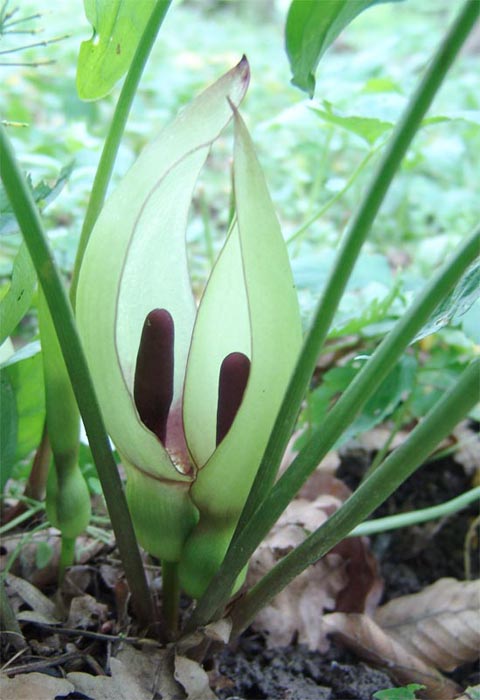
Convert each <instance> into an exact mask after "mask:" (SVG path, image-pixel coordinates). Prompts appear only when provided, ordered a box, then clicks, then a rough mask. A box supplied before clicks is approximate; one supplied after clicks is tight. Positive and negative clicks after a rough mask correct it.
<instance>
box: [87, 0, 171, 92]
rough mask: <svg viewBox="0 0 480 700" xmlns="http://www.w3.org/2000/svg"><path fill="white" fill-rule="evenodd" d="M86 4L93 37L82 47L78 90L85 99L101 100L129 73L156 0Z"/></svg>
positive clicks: (103, 0) (105, 0)
mask: <svg viewBox="0 0 480 700" xmlns="http://www.w3.org/2000/svg"><path fill="white" fill-rule="evenodd" d="M165 3H166V0H165ZM84 5H85V14H86V16H87V19H88V21H89V22H90V24H91V25H92V27H93V37H92V38H91V39H89V40H88V41H84V42H82V44H81V46H80V53H79V57H78V65H77V91H78V95H79V97H80V99H82V100H98V99H100V98H101V97H104V96H105V95H107V94H108V93H109V92H110V90H112V88H113V87H114V85H115V83H116V82H117V81H118V80H120V78H121V77H122V76H123V75H124V74H125V73H126V72H127V70H128V67H129V66H130V63H131V60H132V58H133V55H134V53H135V50H136V48H137V46H138V42H139V40H140V37H141V36H142V34H143V31H144V29H145V27H146V25H147V22H148V20H149V18H150V16H151V14H152V10H153V8H154V6H155V0H141V2H130V1H129V0H84Z"/></svg>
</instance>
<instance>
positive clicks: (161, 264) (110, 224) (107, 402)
mask: <svg viewBox="0 0 480 700" xmlns="http://www.w3.org/2000/svg"><path fill="white" fill-rule="evenodd" d="M248 78H249V71H248V64H247V62H246V60H242V61H241V62H240V63H239V64H238V66H236V67H235V68H234V69H233V70H231V71H230V72H229V73H227V74H226V75H224V76H223V77H222V78H221V79H220V80H218V81H217V82H216V83H215V84H214V85H212V86H211V87H210V88H208V89H207V90H206V91H205V92H203V93H202V94H201V95H200V96H199V97H197V99H196V100H194V101H193V102H192V103H190V104H189V105H188V106H187V107H186V108H185V109H184V110H183V112H182V113H181V114H180V115H179V117H178V118H177V119H176V120H175V121H174V122H173V123H172V124H170V125H169V126H168V127H166V129H165V130H164V131H163V132H162V133H161V134H160V136H159V137H158V138H157V139H156V140H155V141H153V142H152V143H151V144H150V145H149V146H148V147H147V148H146V149H145V150H144V151H143V153H142V154H141V155H140V157H139V159H138V160H137V162H136V163H135V164H134V166H133V167H132V168H131V170H130V171H129V172H128V174H127V175H126V176H125V178H124V179H123V180H122V182H121V183H120V185H119V186H118V188H117V189H116V191H115V192H114V193H113V194H112V196H111V197H110V199H109V200H108V201H107V203H106V205H105V207H104V209H103V210H102V212H101V214H100V216H99V218H98V221H97V224H96V226H95V228H94V230H93V232H92V236H91V239H90V241H89V245H88V248H87V251H86V254H85V259H84V262H83V265H82V270H81V273H80V279H79V286H78V300H77V318H78V324H79V329H80V332H81V335H82V339H83V342H84V347H85V352H86V354H87V358H88V360H89V364H90V368H91V372H92V376H93V380H94V382H95V385H96V387H97V392H98V398H99V401H100V405H101V407H102V410H103V413H104V416H105V421H106V424H107V429H108V432H109V433H110V435H111V437H112V439H113V441H114V443H115V444H116V446H117V448H118V451H119V453H120V454H121V455H122V457H123V459H124V460H126V462H127V463H128V464H130V465H134V466H135V467H136V468H138V469H140V470H142V471H143V472H145V473H147V474H150V475H151V476H153V477H163V478H167V479H175V480H189V479H190V478H191V477H188V476H186V475H185V474H184V472H186V471H188V469H189V465H188V464H185V457H184V456H183V455H178V460H177V459H176V460H175V462H176V464H175V465H174V464H173V463H172V461H171V459H170V456H169V455H168V453H167V452H166V450H165V449H164V447H163V446H162V444H161V443H160V441H159V440H158V439H157V438H156V436H155V435H154V434H153V433H152V432H150V431H149V430H148V429H147V428H146V427H145V426H144V424H143V423H142V422H141V420H140V419H139V417H138V414H137V411H136V408H135V405H134V402H133V380H134V370H135V363H136V357H137V352H138V346H139V342H140V336H141V332H142V327H143V323H144V321H145V318H146V316H147V314H148V313H149V312H150V311H151V310H152V309H154V308H156V307H160V308H165V309H167V310H168V311H169V312H170V314H171V315H172V317H173V319H174V323H175V358H174V359H175V377H174V399H173V404H172V410H171V413H172V412H173V413H176V414H177V415H178V411H179V408H180V403H181V397H182V392H183V380H184V375H185V367H186V362H187V354H188V349H189V346H190V340H191V333H192V329H193V324H194V318H195V312H196V310H195V304H194V300H193V297H192V292H191V288H190V279H189V274H188V268H187V260H186V250H185V230H186V224H187V218H188V211H189V207H190V202H191V197H192V190H193V187H194V185H195V182H196V179H197V175H198V172H199V171H200V169H201V167H202V165H203V163H204V162H205V159H206V157H207V155H208V153H209V150H210V146H211V144H212V142H213V141H214V140H215V139H216V138H217V137H218V135H219V134H220V132H221V131H222V130H223V128H224V127H225V125H226V124H227V123H228V122H229V120H230V119H231V116H232V111H231V107H230V106H229V104H228V101H227V97H229V98H230V99H231V100H232V102H233V103H234V104H237V103H238V102H240V100H241V99H242V97H243V95H244V93H245V90H246V87H247V84H248ZM167 447H168V444H167ZM182 460H183V464H182Z"/></svg>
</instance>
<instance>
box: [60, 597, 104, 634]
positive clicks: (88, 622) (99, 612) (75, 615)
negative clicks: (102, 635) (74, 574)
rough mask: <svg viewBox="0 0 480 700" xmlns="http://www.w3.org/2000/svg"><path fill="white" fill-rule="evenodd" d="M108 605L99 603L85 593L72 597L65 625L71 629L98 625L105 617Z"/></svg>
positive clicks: (84, 628)
mask: <svg viewBox="0 0 480 700" xmlns="http://www.w3.org/2000/svg"><path fill="white" fill-rule="evenodd" d="M107 615H108V605H105V604H104V603H99V602H98V600H96V599H95V598H94V597H93V596H91V595H88V594H87V593H85V595H81V596H76V597H75V598H72V601H71V603H70V610H69V612H68V619H67V623H66V626H67V627H71V628H72V629H83V630H86V629H89V628H92V627H99V626H100V625H101V623H102V622H104V621H105V620H106V619H107Z"/></svg>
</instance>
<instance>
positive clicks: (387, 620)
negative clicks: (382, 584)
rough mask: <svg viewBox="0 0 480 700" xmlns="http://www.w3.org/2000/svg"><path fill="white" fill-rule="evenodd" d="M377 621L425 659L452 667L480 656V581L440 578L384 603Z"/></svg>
mask: <svg viewBox="0 0 480 700" xmlns="http://www.w3.org/2000/svg"><path fill="white" fill-rule="evenodd" d="M375 621H376V622H377V624H379V625H380V627H382V629H384V630H385V631H386V632H387V633H388V634H389V635H390V636H391V637H393V638H394V639H396V640H397V641H398V642H400V643H401V644H402V645H403V646H404V647H405V648H406V649H408V650H409V651H410V652H411V653H412V654H416V655H417V656H418V657H419V658H420V659H423V660H424V661H425V662H426V663H429V664H432V665H434V666H435V667H436V668H439V669H442V671H453V670H454V669H455V668H457V666H460V665H461V664H463V663H467V662H469V661H475V659H477V658H478V656H479V650H480V581H457V580H456V579H453V578H444V579H440V580H439V581H437V582H436V583H434V584H433V585H431V586H428V587H427V588H425V589H424V590H423V591H421V592H420V593H415V594H414V595H408V596H401V597H400V598H395V599H394V600H391V601H390V602H389V603H387V604H386V605H383V606H382V607H381V608H379V609H378V610H377V612H376V613H375Z"/></svg>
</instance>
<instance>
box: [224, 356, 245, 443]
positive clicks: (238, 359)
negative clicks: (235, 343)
mask: <svg viewBox="0 0 480 700" xmlns="http://www.w3.org/2000/svg"><path fill="white" fill-rule="evenodd" d="M249 374H250V360H249V359H248V357H247V356H246V355H244V354H243V352H231V353H230V355H227V356H226V358H225V359H224V360H223V362H222V365H221V367H220V378H219V384H218V408H217V445H219V444H220V443H221V441H222V440H223V438H224V437H225V435H226V434H227V433H228V431H229V430H230V428H231V427H232V423H233V421H234V419H235V416H236V415H237V412H238V409H239V408H240V404H241V403H242V399H243V394H244V392H245V388H246V386H247V382H248V376H249Z"/></svg>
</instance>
